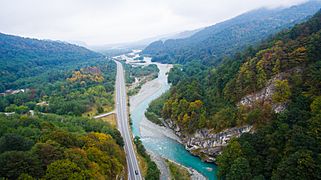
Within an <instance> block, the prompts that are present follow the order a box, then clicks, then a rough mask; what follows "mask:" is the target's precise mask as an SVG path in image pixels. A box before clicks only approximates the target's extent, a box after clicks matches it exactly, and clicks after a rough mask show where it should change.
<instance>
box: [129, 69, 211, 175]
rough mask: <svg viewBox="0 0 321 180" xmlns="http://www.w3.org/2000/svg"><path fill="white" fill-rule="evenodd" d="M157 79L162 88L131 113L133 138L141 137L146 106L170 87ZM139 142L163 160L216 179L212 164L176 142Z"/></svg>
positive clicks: (166, 139)
mask: <svg viewBox="0 0 321 180" xmlns="http://www.w3.org/2000/svg"><path fill="white" fill-rule="evenodd" d="M158 78H162V81H161V82H162V87H161V88H160V89H159V90H158V91H157V92H156V93H154V94H153V95H152V96H150V97H148V98H146V99H145V100H144V101H143V102H141V103H140V104H139V105H138V106H137V107H136V108H135V109H134V110H133V111H132V112H131V118H132V131H133V134H134V136H139V137H141V135H140V131H139V129H140V128H139V127H140V123H141V121H142V118H143V116H144V112H145V111H146V109H147V108H148V104H149V103H150V102H151V101H152V100H154V99H156V98H157V97H159V96H160V95H162V94H163V93H164V92H165V91H167V90H168V89H169V87H170V85H169V84H168V83H167V79H166V76H165V75H163V74H160V76H159V77H158ZM141 140H142V142H143V144H144V146H145V148H146V149H147V150H148V151H151V152H153V153H155V154H157V155H160V156H162V157H164V158H167V159H170V160H172V161H175V162H177V163H179V164H182V165H184V166H186V167H190V168H193V169H195V170H197V171H198V172H199V173H201V174H202V175H204V176H205V177H206V178H208V179H210V180H216V179H217V177H216V173H217V168H216V166H215V165H214V164H212V163H205V162H202V161H201V159H200V158H198V157H195V156H193V155H191V154H190V153H189V152H188V151H187V150H186V149H185V148H184V146H183V145H182V144H180V143H178V142H177V141H175V140H173V139H171V138H169V137H166V136H161V137H148V138H141Z"/></svg>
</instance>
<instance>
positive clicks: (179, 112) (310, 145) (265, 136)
mask: <svg viewBox="0 0 321 180" xmlns="http://www.w3.org/2000/svg"><path fill="white" fill-rule="evenodd" d="M320 52H321V11H319V12H318V13H317V14H316V15H314V16H313V17H312V18H310V19H309V20H308V21H307V22H304V23H301V24H298V25H295V26H294V27H293V28H292V29H290V30H284V31H282V32H280V33H278V34H276V35H274V36H273V37H271V38H269V39H267V40H265V41H263V42H262V43H260V44H259V45H256V46H251V47H248V48H247V49H246V50H244V51H242V52H239V53H235V55H234V56H232V57H230V58H222V60H221V63H220V64H219V65H217V66H207V65H204V64H203V63H202V62H201V61H191V62H188V63H186V64H184V65H177V66H175V67H174V68H173V69H172V70H171V72H170V73H169V77H168V80H169V82H170V83H172V87H171V89H170V92H169V95H166V94H165V95H164V96H163V97H161V98H159V99H157V100H155V101H154V102H152V103H151V106H150V107H149V109H148V112H149V113H153V114H154V115H157V116H158V117H163V118H170V119H172V120H173V121H174V122H175V123H177V124H178V125H179V127H180V128H181V129H182V131H183V132H184V133H186V134H190V133H193V132H195V130H197V129H201V128H209V129H213V130H214V131H215V132H220V131H222V130H224V129H226V128H230V127H235V126H242V125H245V124H250V125H253V127H254V129H253V130H252V133H245V134H243V135H242V136H241V137H240V138H236V139H234V140H232V141H231V142H230V143H229V145H228V146H227V147H226V148H225V149H224V150H223V153H222V154H221V155H220V156H218V157H217V164H218V167H219V174H218V175H219V178H220V179H240V178H241V177H242V179H253V178H254V179H320V178H321V176H320V173H319V172H321V166H320V162H321V159H320V157H321V156H320V154H321V152H320V149H321V148H320V147H321V144H320V142H321V141H320V138H321V131H320V129H321V124H320V122H321V121H320V119H321V113H320V109H321V101H320V100H321V91H320V90H321V71H320V69H321V61H320V60H321V53H320ZM272 80H273V81H272ZM271 84H272V85H273V87H275V88H274V93H273V95H272V97H271V99H263V100H259V101H257V102H254V103H252V104H250V105H243V104H241V103H240V101H241V100H242V98H243V97H244V96H246V95H249V94H255V93H257V92H258V91H260V90H261V89H263V88H265V87H267V86H269V85H271ZM161 104H164V105H163V106H162V105H161ZM276 104H282V105H284V106H285V107H286V109H285V110H284V111H281V112H279V113H275V111H274V110H273V106H274V105H276Z"/></svg>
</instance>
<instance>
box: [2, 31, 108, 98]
mask: <svg viewBox="0 0 321 180" xmlns="http://www.w3.org/2000/svg"><path fill="white" fill-rule="evenodd" d="M94 59H95V60H98V59H103V56H102V55H101V54H98V53H96V52H93V51H90V50H88V49H86V48H83V47H80V46H76V45H73V44H69V43H65V42H60V41H50V40H38V39H30V38H23V37H18V36H12V35H7V34H2V33H0V75H1V80H0V84H1V86H0V92H2V91H4V90H5V89H10V88H17V87H18V86H20V85H24V87H26V86H25V84H23V83H21V81H23V79H26V78H30V77H35V76H38V75H40V74H43V73H46V71H48V70H54V69H56V70H59V69H67V68H68V67H70V66H73V67H77V66H79V65H81V64H83V63H85V64H86V63H90V62H91V60H94Z"/></svg>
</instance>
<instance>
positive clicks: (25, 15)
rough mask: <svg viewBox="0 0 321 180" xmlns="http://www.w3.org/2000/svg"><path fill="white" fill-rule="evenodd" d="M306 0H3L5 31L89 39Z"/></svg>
mask: <svg viewBox="0 0 321 180" xmlns="http://www.w3.org/2000/svg"><path fill="white" fill-rule="evenodd" d="M303 1H304V0H269V1H266V0H228V1H221V0H90V1H88V0H54V1H51V0H28V1H26V0H0V7H1V9H0V31H1V32H4V33H8V34H16V35H22V36H28V37H36V38H42V39H54V40H58V39H59V40H65V41H68V40H77V41H83V42H86V43H88V44H92V45H94V44H95V45H97V44H110V43H117V42H128V41H135V40H139V39H144V38H147V37H152V36H156V35H160V34H167V33H172V32H179V31H184V30H190V29H195V28H199V27H203V26H208V25H212V24H215V23H217V22H220V21H223V20H225V19H228V18H231V17H234V16H236V15H238V14H241V13H243V12H246V11H248V10H252V9H255V8H260V7H277V6H289V5H293V4H297V3H301V2H303Z"/></svg>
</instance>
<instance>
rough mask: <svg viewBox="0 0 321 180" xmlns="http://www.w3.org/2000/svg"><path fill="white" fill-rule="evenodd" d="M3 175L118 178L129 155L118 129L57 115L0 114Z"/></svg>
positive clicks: (39, 177) (83, 119)
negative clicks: (126, 154) (126, 152)
mask: <svg viewBox="0 0 321 180" xmlns="http://www.w3.org/2000/svg"><path fill="white" fill-rule="evenodd" d="M0 122H1V127H0V136H1V138H0V176H1V177H2V178H6V179H70V178H72V179H101V178H105V179H115V178H116V177H119V176H123V177H125V166H126V159H125V153H124V151H123V149H122V146H123V141H122V137H121V135H120V133H119V131H118V130H117V129H114V128H113V127H112V126H111V125H110V124H108V123H106V122H102V121H99V120H93V119H88V118H82V117H71V116H59V115H54V114H45V115H44V114H40V113H39V114H38V113H37V114H36V115H34V116H27V115H12V116H5V115H0Z"/></svg>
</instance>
